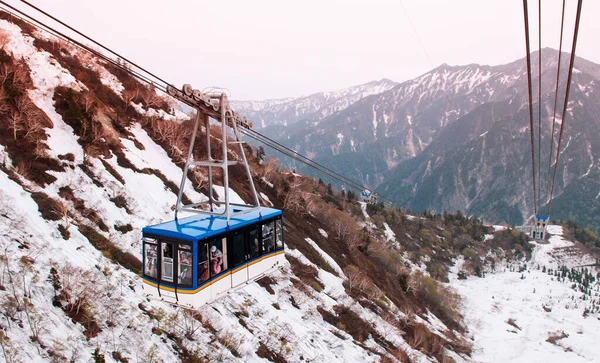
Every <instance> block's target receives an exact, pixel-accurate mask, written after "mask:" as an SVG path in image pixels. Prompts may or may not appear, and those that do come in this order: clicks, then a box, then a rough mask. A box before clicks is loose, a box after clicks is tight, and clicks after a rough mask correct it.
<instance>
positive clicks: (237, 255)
mask: <svg viewBox="0 0 600 363" xmlns="http://www.w3.org/2000/svg"><path fill="white" fill-rule="evenodd" d="M227 243H228V245H229V246H228V250H229V251H228V253H230V254H231V262H232V264H231V266H230V268H231V270H232V271H231V286H232V287H234V286H237V285H239V284H242V283H244V282H246V281H248V271H247V265H246V249H245V244H244V232H243V231H236V232H234V233H233V234H231V235H230V236H229V237H227Z"/></svg>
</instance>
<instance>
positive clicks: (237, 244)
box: [229, 232, 245, 267]
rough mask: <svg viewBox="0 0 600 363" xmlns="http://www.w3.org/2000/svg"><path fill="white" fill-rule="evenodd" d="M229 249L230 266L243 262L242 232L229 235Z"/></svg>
mask: <svg viewBox="0 0 600 363" xmlns="http://www.w3.org/2000/svg"><path fill="white" fill-rule="evenodd" d="M230 240H231V250H230V251H229V254H230V256H231V265H232V266H231V267H236V266H239V265H241V264H242V263H244V255H245V253H244V233H242V232H237V233H234V234H233V235H232V236H231V237H230Z"/></svg>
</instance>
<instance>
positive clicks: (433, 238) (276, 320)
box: [0, 12, 600, 363]
mask: <svg viewBox="0 0 600 363" xmlns="http://www.w3.org/2000/svg"><path fill="white" fill-rule="evenodd" d="M0 76H1V77H0V79H2V80H3V82H2V84H1V85H0V92H2V97H0V126H1V127H2V128H3V130H4V132H2V133H0V196H1V198H0V306H1V307H2V309H0V317H1V319H0V350H1V352H0V357H2V358H1V359H3V360H4V361H6V362H11V363H13V362H67V361H68V362H89V361H94V362H121V363H122V362H134V361H135V362H152V363H158V362H236V361H240V362H265V361H274V362H303V361H315V362H321V361H331V362H356V361H361V362H362V361H365V362H435V361H438V362H448V361H454V362H469V361H480V360H481V359H480V358H481V357H489V356H492V354H493V352H492V353H490V351H489V350H486V347H489V344H479V342H478V341H476V343H475V348H476V349H477V350H476V351H475V352H473V351H472V348H471V346H472V343H471V341H470V339H467V338H468V337H469V336H470V335H471V334H476V335H475V339H478V338H477V337H478V336H480V334H485V332H486V330H480V326H479V325H477V324H476V323H472V325H469V326H465V325H464V321H463V315H465V316H467V321H468V322H469V323H471V322H472V320H471V317H472V316H473V315H471V312H475V313H477V312H478V311H479V310H477V309H467V310H465V309H462V308H461V303H460V301H461V298H460V296H459V295H457V294H456V293H454V291H453V290H452V286H457V288H458V289H459V290H460V289H461V288H462V287H461V286H459V285H455V284H454V283H455V281H454V278H455V275H457V273H456V271H454V272H452V271H451V272H450V273H449V269H450V267H451V265H452V264H453V261H457V260H458V261H459V264H457V265H456V268H455V270H458V269H460V270H461V272H465V273H466V274H467V275H470V274H475V275H479V276H483V275H484V274H485V273H486V272H489V271H491V270H492V269H494V267H498V268H499V267H500V266H503V264H504V263H505V264H506V266H509V265H510V264H517V263H523V264H525V263H527V258H528V256H531V253H532V252H533V258H534V260H533V261H534V263H536V264H537V263H538V262H540V261H542V258H541V257H540V256H545V255H542V254H539V253H538V251H539V250H537V249H534V250H533V251H532V250H531V246H530V244H529V243H527V239H526V238H525V237H524V235H522V234H521V233H519V232H518V231H516V230H509V231H497V232H495V233H494V231H493V229H492V227H489V226H485V225H483V224H482V222H481V221H479V220H477V219H474V218H467V217H465V216H464V215H462V214H461V213H457V214H455V215H453V214H445V215H444V216H434V215H431V214H425V215H423V216H420V215H417V216H413V215H407V214H403V213H400V212H399V211H398V210H395V209H385V208H382V206H380V205H373V204H370V205H365V204H362V203H358V202H357V201H356V200H354V199H353V198H351V197H350V196H349V195H348V196H346V195H343V194H342V193H337V192H336V191H335V190H333V189H331V188H327V187H326V186H325V185H321V184H320V183H319V182H318V181H316V180H313V179H310V178H307V177H304V176H302V175H298V174H296V173H292V172H290V171H287V170H285V169H282V168H280V167H278V165H277V163H269V162H267V163H265V164H263V165H259V164H258V162H257V160H255V159H254V158H253V157H252V155H249V160H250V163H251V165H252V170H253V175H254V181H255V184H256V187H257V189H258V192H259V193H260V196H261V202H262V203H264V204H265V205H268V206H274V207H275V208H278V209H282V210H283V212H284V218H285V227H284V230H285V243H286V259H287V261H288V262H289V266H285V268H283V269H281V270H278V271H277V272H275V273H273V274H271V275H269V276H267V277H266V278H263V279H261V280H259V281H258V282H256V283H250V284H248V285H247V286H244V287H243V288H240V289H238V290H235V291H233V292H232V293H230V294H228V295H227V296H225V297H223V298H220V299H218V300H217V301H215V302H213V303H212V304H210V305H208V306H205V307H203V308H202V309H199V310H197V311H191V310H188V309H182V308H178V307H174V306H171V305H169V304H167V303H165V302H163V301H158V300H154V299H149V298H148V297H147V296H146V294H145V289H147V287H144V286H143V285H142V283H141V279H140V276H139V275H140V270H141V262H140V256H141V251H140V237H141V233H140V230H141V228H142V227H144V226H146V225H148V224H153V223H156V222H159V221H164V220H169V219H171V218H172V215H173V206H174V204H175V201H176V198H177V193H178V187H177V185H178V184H177V183H178V182H179V180H180V179H181V177H182V161H183V158H184V156H185V155H186V152H187V148H188V146H187V141H188V140H189V136H190V133H191V130H192V125H191V122H190V121H189V119H188V116H187V115H185V114H183V113H181V112H177V111H175V112H172V108H173V107H176V106H177V105H176V104H174V103H173V100H171V99H166V98H163V97H159V96H157V94H156V92H154V91H153V90H152V89H150V88H148V87H146V86H144V85H142V84H140V83H139V82H138V81H137V80H135V79H134V78H132V77H131V76H130V75H129V74H128V73H127V72H124V71H123V70H121V69H119V68H117V67H115V66H112V65H110V64H107V63H105V62H103V61H100V60H98V59H96V58H94V57H91V56H89V55H88V54H86V53H84V52H82V51H81V50H79V49H77V48H75V47H74V46H73V45H72V44H67V43H64V42H61V41H58V40H57V39H55V38H53V37H51V36H48V35H47V34H46V33H43V32H40V31H39V30H36V29H35V28H33V27H32V26H30V25H28V24H27V23H24V22H20V21H18V19H16V18H11V17H10V16H8V15H7V14H5V13H3V12H0ZM199 132H201V133H204V132H205V130H200V131H199ZM212 141H213V142H214V143H215V145H217V144H219V143H220V140H218V139H216V138H215V139H214V140H212ZM195 152H197V151H195ZM232 155H234V153H232ZM236 171H237V170H236V169H232V173H231V178H232V180H231V181H232V183H231V186H232V189H231V190H230V193H231V194H232V195H234V196H235V197H236V198H240V199H247V198H248V191H247V190H246V189H244V188H243V183H242V181H241V178H239V177H238V173H237V172H236ZM187 177H188V178H190V181H189V182H187V183H186V189H185V190H184V191H183V193H184V196H185V198H187V199H189V200H190V201H194V202H196V201H200V200H204V199H205V198H206V197H205V193H206V190H205V189H206V186H205V185H204V184H203V180H204V179H203V178H204V177H205V175H203V174H202V173H201V172H199V171H194V172H191V173H189V174H188V175H187ZM191 181H193V182H194V183H192V182H191ZM216 189H217V190H216V191H217V194H219V193H218V192H219V191H221V190H222V188H216ZM221 194H222V193H221ZM590 238H591V237H590ZM482 241H483V242H482ZM591 241H592V242H591V243H592V245H590V246H588V247H589V248H592V247H593V246H594V245H599V244H600V240H593V239H592V240H591ZM555 242H556V241H555V240H552V239H551V245H550V246H552V247H553V248H554V247H557V246H556V243H555ZM560 243H562V245H564V246H567V245H568V244H569V243H570V242H566V241H562V240H561V241H560ZM562 245H561V246H562ZM573 246H579V244H573ZM567 247H570V245H568V246H567ZM542 248H545V247H544V246H542ZM461 256H462V257H461ZM561 260H562V259H561ZM548 266H551V265H550V264H548ZM555 267H556V266H554V265H552V268H555ZM530 268H532V269H533V268H534V265H533V264H530ZM575 275H576V274H573V276H575ZM492 278H493V274H491V273H488V277H486V279H490V280H491V279H492ZM477 279H478V278H477ZM477 279H475V278H473V279H471V278H470V277H469V278H468V280H467V282H473V281H475V282H476V281H488V282H489V281H490V280H485V279H481V280H477ZM563 280H564V278H563ZM440 281H447V284H443V283H441V282H440ZM461 281H462V280H461ZM491 281H496V280H491ZM499 281H502V280H499ZM511 283H513V284H512V285H511V287H513V286H514V282H513V281H511ZM587 283H589V281H588V282H587ZM578 284H579V283H578ZM488 285H489V286H491V285H496V284H488ZM589 286H590V285H589V284H588V285H587V286H586V285H584V284H581V287H580V286H579V285H576V286H575V287H576V288H579V289H581V288H582V287H586V289H588V290H590V291H591V290H593V288H589ZM552 288H553V289H554V288H555V287H554V285H553V287H552ZM556 289H557V291H561V292H563V290H561V289H558V288H556ZM460 291H464V293H465V294H468V296H466V298H474V297H475V295H476V294H479V291H477V292H475V293H473V290H472V289H471V290H469V289H464V290H460ZM590 291H586V292H585V293H583V292H582V293H581V294H578V293H577V294H575V293H574V294H572V296H573V299H579V301H578V303H579V305H578V307H577V308H576V309H575V310H573V311H576V312H577V313H579V311H580V310H577V309H581V308H582V307H583V306H584V305H585V306H589V307H590V308H591V310H590V311H588V313H587V314H588V315H589V316H588V318H587V320H585V319H586V318H584V317H583V316H581V317H580V319H581V320H580V321H579V320H576V319H575V318H576V316H575V314H571V315H569V316H568V318H569V320H568V325H567V327H566V328H565V329H567V333H569V334H570V333H571V331H572V330H571V327H573V326H576V324H580V325H581V326H584V327H585V329H586V330H584V331H582V334H579V331H576V334H579V335H577V337H575V338H571V339H570V340H566V341H568V342H571V341H573V342H574V343H573V349H572V350H573V352H575V354H578V355H579V356H581V357H584V358H588V357H591V359H594V358H595V357H597V356H598V355H599V353H598V352H597V348H596V346H595V345H593V346H590V347H582V345H581V344H580V342H581V341H584V340H587V339H592V338H595V335H594V334H589V335H588V334H587V329H588V328H589V329H591V330H594V331H598V329H597V326H596V325H593V324H597V319H596V317H597V314H598V313H597V306H598V301H597V299H598V298H597V294H596V295H593V294H591V293H590ZM544 293H546V291H544ZM594 293H597V289H596V291H594ZM582 296H587V297H588V300H586V302H585V303H582V302H581V300H583V299H582ZM592 297H593V298H592ZM469 301H470V300H469ZM557 301H559V302H560V303H561V304H562V303H563V302H564V301H566V300H563V299H562V297H560V299H559V300H557ZM520 303H521V302H519V304H520ZM515 304H517V303H515ZM586 304H587V305H586ZM558 305H559V304H558V303H557V306H554V307H552V309H553V310H557V311H558V310H561V309H560V308H559V306H558ZM511 306H514V305H513V304H511ZM594 309H595V310H594ZM557 316H559V317H564V316H565V314H562V313H560V314H557ZM516 318H517V319H519V320H518V321H517V323H519V324H523V322H522V321H521V319H522V318H521V316H520V315H519V316H516ZM594 322H595V323H594ZM469 331H471V332H469ZM525 333H526V334H527V335H526V338H527V339H528V341H535V342H536V343H537V342H538V341H539V339H538V336H535V339H537V340H532V339H531V337H532V336H533V335H532V334H529V331H526V332H525ZM580 337H584V338H583V339H581V338H580ZM563 339H564V338H563ZM562 341H563V342H564V341H565V340H562ZM485 342H486V341H484V343H485ZM503 342H504V343H507V344H508V345H505V347H507V349H506V350H509V348H510V347H513V346H514V342H512V341H510V340H506V341H503ZM500 343H502V342H500ZM575 343H576V344H575ZM542 344H543V342H542ZM546 344H550V343H546ZM558 344H559V345H560V344H561V342H559V343H558ZM479 349H483V353H481V351H480V350H479ZM552 349H554V348H552ZM570 354H574V353H569V352H560V351H558V350H557V351H556V352H555V355H554V357H557V359H558V360H560V361H564V360H565V359H569V358H571V356H570Z"/></svg>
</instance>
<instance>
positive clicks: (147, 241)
mask: <svg viewBox="0 0 600 363" xmlns="http://www.w3.org/2000/svg"><path fill="white" fill-rule="evenodd" d="M155 243H156V240H155V239H152V238H144V275H146V276H148V277H153V278H157V277H158V276H157V272H158V271H157V269H156V265H157V263H158V262H157V259H158V254H157V246H156V244H155Z"/></svg>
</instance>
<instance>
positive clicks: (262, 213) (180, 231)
mask: <svg viewBox="0 0 600 363" xmlns="http://www.w3.org/2000/svg"><path fill="white" fill-rule="evenodd" d="M281 214H282V213H281V211H280V210H279V209H273V208H265V207H261V208H260V209H258V210H253V211H250V212H247V213H243V214H239V215H236V216H234V217H231V218H229V226H227V219H226V218H225V217H222V216H210V215H203V214H198V215H193V216H191V217H187V218H181V219H178V220H172V221H168V222H164V223H160V224H155V225H153V226H148V227H144V228H143V229H142V232H143V233H144V234H148V235H154V236H163V237H168V238H175V239H180V240H187V241H197V240H201V239H204V238H207V237H211V236H215V235H217V234H220V233H223V232H226V231H230V230H233V229H237V228H240V227H244V226H247V225H251V224H253V223H256V222H258V221H259V220H265V219H270V218H273V217H276V216H279V215H281Z"/></svg>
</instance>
